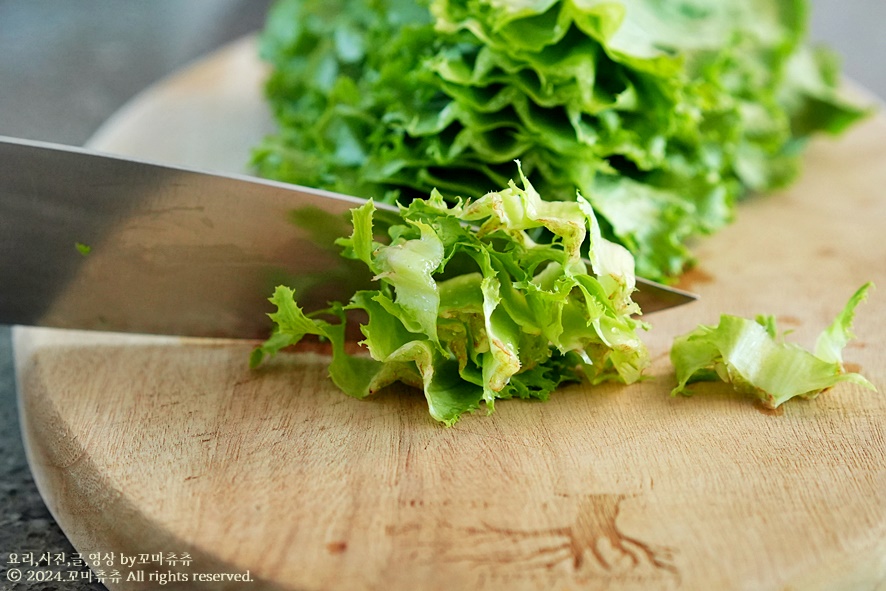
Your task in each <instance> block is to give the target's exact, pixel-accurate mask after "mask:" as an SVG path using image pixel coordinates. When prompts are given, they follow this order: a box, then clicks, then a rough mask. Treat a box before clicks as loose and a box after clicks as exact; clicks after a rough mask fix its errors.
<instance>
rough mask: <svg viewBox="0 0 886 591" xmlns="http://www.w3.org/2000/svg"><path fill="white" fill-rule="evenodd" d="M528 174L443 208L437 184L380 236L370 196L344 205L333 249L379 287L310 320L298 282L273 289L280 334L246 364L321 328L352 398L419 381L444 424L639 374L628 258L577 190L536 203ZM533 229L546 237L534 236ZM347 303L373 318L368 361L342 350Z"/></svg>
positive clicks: (333, 366)
mask: <svg viewBox="0 0 886 591" xmlns="http://www.w3.org/2000/svg"><path fill="white" fill-rule="evenodd" d="M522 181H523V188H518V187H517V185H516V184H515V183H513V182H511V183H509V185H508V188H506V189H504V190H502V191H497V192H491V193H488V194H486V195H484V196H483V197H481V198H479V199H476V200H474V201H462V200H458V201H456V202H455V203H454V204H449V203H447V202H446V201H445V200H444V199H443V197H442V196H441V194H440V193H439V192H433V193H432V194H431V196H430V198H429V199H416V200H413V201H412V202H411V203H410V204H409V205H408V206H401V216H402V219H403V223H402V224H397V225H393V226H389V227H388V228H387V229H386V232H384V233H386V235H387V236H386V239H382V240H380V241H378V240H377V238H376V234H377V233H379V232H382V231H383V229H382V228H379V227H378V226H380V225H381V224H378V225H376V224H374V223H373V213H374V212H375V205H374V203H373V202H372V201H371V200H370V201H367V202H366V204H365V205H363V206H361V207H359V208H356V209H354V210H352V222H353V233H352V234H351V236H350V237H347V238H342V239H340V240H339V241H338V243H339V245H340V246H341V248H342V253H341V254H342V256H345V257H347V258H351V259H354V260H357V261H362V262H363V263H365V265H366V266H367V267H369V269H370V270H371V271H372V273H373V274H374V275H375V281H377V285H378V288H377V289H373V290H363V291H358V292H357V293H355V294H354V296H353V297H352V298H351V300H350V302H349V303H347V304H344V305H343V304H340V303H337V304H333V305H332V306H331V307H330V308H329V309H327V310H321V311H318V312H316V313H312V314H311V315H307V314H305V313H304V311H303V310H302V309H301V308H300V307H299V306H298V304H297V303H296V295H297V294H294V292H293V290H292V289H290V288H288V287H282V286H281V287H278V288H277V289H276V291H275V293H274V295H273V297H272V298H271V302H273V304H274V305H276V307H277V311H276V313H273V314H271V318H272V319H273V320H274V322H275V324H276V327H275V330H274V332H273V334H272V336H271V337H270V338H269V339H268V340H267V341H266V342H265V343H264V344H262V345H261V346H259V347H258V348H256V349H255V350H254V352H253V355H252V358H251V364H252V365H253V366H257V365H259V364H260V363H261V362H262V361H263V360H264V359H265V358H266V357H268V356H271V355H274V354H276V353H277V352H278V351H279V350H280V349H282V348H284V347H288V346H290V345H293V344H296V343H298V342H299V341H300V340H301V339H302V338H303V337H304V336H305V335H317V336H319V337H321V338H323V339H328V341H329V342H331V345H332V351H333V355H332V360H331V363H330V366H329V375H330V377H331V378H332V380H333V381H334V382H335V384H336V385H337V386H338V387H339V388H340V389H341V390H343V391H344V392H345V393H346V394H348V395H350V396H353V397H356V398H365V397H366V396H369V395H370V394H372V393H374V392H376V391H378V390H379V389H381V388H383V387H385V386H386V385H388V384H391V383H393V382H397V381H399V382H403V383H406V384H409V385H414V386H417V387H419V388H422V389H423V390H424V394H425V397H426V398H427V402H428V408H429V410H430V414H431V416H433V418H434V419H436V420H438V421H441V422H442V423H444V424H446V425H452V424H453V423H455V422H456V421H457V420H458V419H459V417H460V416H461V415H463V414H464V413H467V412H472V411H475V410H477V409H479V408H480V407H481V405H485V407H486V409H487V410H488V411H490V412H491V411H492V410H493V409H494V403H495V400H496V399H507V398H515V397H516V398H537V399H542V400H544V399H547V398H548V396H549V394H550V393H551V392H552V391H553V390H554V389H555V388H557V387H558V386H559V385H560V384H562V383H563V382H569V381H588V382H590V383H599V382H602V381H607V380H614V381H620V382H624V383H631V382H635V381H636V380H638V379H640V377H641V372H642V371H643V369H644V368H645V367H646V366H647V364H648V353H647V350H646V347H645V345H644V344H643V342H642V341H641V339H640V338H639V337H638V334H637V333H638V330H642V329H645V328H646V325H645V324H644V323H643V322H641V321H640V320H639V319H638V318H637V317H636V314H637V313H638V312H639V308H638V306H637V305H636V303H634V302H633V301H632V300H631V294H632V292H633V291H634V288H635V283H634V281H635V276H634V262H633V257H632V256H631V254H630V253H629V252H628V251H627V250H626V249H625V248H624V247H622V246H621V245H618V244H615V243H612V242H610V241H608V240H606V239H605V238H604V237H603V236H602V235H601V230H600V225H599V223H598V221H597V219H596V216H595V214H594V210H593V208H592V207H591V204H590V203H589V202H588V201H587V200H585V199H584V198H583V197H582V196H581V195H579V196H577V199H575V200H573V201H570V202H549V201H543V200H542V199H541V197H540V196H539V194H538V193H537V192H536V191H535V189H534V188H533V186H532V184H531V183H530V182H529V181H528V180H527V179H526V178H525V177H523V178H522ZM539 228H544V229H545V230H546V231H547V232H549V233H550V234H551V236H552V237H553V239H552V240H549V241H546V242H544V243H538V242H536V241H534V240H533V239H532V238H531V237H530V233H531V232H532V231H534V230H536V229H539ZM583 252H585V253H587V254H588V258H589V263H590V271H589V269H588V264H587V263H586V262H585V261H584V260H583V259H582V253H583ZM353 310H360V311H362V312H363V313H365V317H366V318H367V320H366V321H365V322H364V323H363V324H361V326H360V329H361V331H362V333H363V335H364V337H365V339H364V340H363V341H362V342H361V344H362V345H364V346H365V350H366V352H368V355H367V354H363V353H356V354H351V353H349V352H348V351H347V350H346V347H345V340H346V337H345V335H346V323H347V322H348V316H347V313H348V312H349V311H353Z"/></svg>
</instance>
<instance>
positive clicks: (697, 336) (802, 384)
mask: <svg viewBox="0 0 886 591" xmlns="http://www.w3.org/2000/svg"><path fill="white" fill-rule="evenodd" d="M871 286H872V284H870V283H866V284H865V285H863V286H862V287H861V288H859V289H858V291H856V292H855V294H853V296H852V297H851V298H850V299H849V301H848V302H847V304H846V306H845V307H844V309H843V311H842V312H841V313H840V314H839V315H838V316H837V317H836V318H835V319H834V321H833V323H832V324H831V325H830V326H829V327H828V328H827V329H826V330H825V331H824V332H822V334H821V335H820V336H819V338H818V341H817V344H816V347H815V352H814V353H812V352H809V351H807V350H805V349H803V348H801V347H799V346H797V345H795V344H793V343H787V342H784V340H783V339H780V338H779V336H778V333H777V327H776V323H775V318H774V317H772V316H760V317H758V318H757V319H756V320H750V319H747V318H740V317H737V316H730V315H725V314H724V315H723V316H721V317H720V323H719V324H718V325H717V326H705V325H702V326H699V327H698V328H696V329H695V330H693V331H692V332H690V333H688V334H686V335H683V336H681V337H678V338H677V339H675V340H674V344H673V347H672V348H671V354H670V355H671V361H672V363H673V365H674V368H675V371H676V377H677V382H678V383H677V386H676V387H675V388H674V389H673V390H672V392H671V394H672V395H677V394H685V395H688V394H690V393H691V392H690V390H689V389H688V388H687V385H688V384H690V383H693V382H697V381H712V380H717V379H720V380H723V381H724V382H728V383H731V384H732V385H733V387H734V388H735V389H736V391H738V392H741V393H743V394H749V395H751V396H755V397H757V398H759V399H760V400H761V401H762V402H763V404H764V405H765V406H767V407H769V408H777V407H778V406H779V405H781V404H783V403H784V402H786V401H788V400H790V399H792V398H795V397H800V398H815V397H816V396H818V395H819V394H820V393H821V392H823V391H825V390H827V389H828V388H831V387H832V386H834V385H836V384H838V383H840V382H844V381H846V382H852V383H855V384H859V385H861V386H864V387H866V388H870V389H874V386H873V385H872V384H871V383H870V382H869V381H868V380H866V379H865V378H864V377H863V376H861V375H860V374H858V373H851V372H846V371H845V369H844V368H843V358H842V351H843V348H844V347H845V346H846V344H847V343H848V342H849V340H850V339H851V338H852V336H853V335H852V332H851V327H852V320H853V317H854V315H855V309H856V307H857V306H858V304H859V303H860V302H862V301H863V300H864V299H865V297H866V295H867V292H868V290H869V289H870V287H871Z"/></svg>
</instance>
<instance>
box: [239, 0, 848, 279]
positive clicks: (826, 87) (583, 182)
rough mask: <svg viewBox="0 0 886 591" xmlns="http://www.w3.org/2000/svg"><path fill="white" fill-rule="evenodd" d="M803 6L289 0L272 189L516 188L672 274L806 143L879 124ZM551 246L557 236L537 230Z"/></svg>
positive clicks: (451, 194) (279, 46)
mask: <svg viewBox="0 0 886 591" xmlns="http://www.w3.org/2000/svg"><path fill="white" fill-rule="evenodd" d="M807 11H808V7H807V3H806V2H805V1H804V0H675V1H670V2H664V1H661V0H620V1H605V0H562V1H559V0H532V1H520V2H517V1H511V0H495V1H493V0H279V1H278V2H277V3H276V4H275V5H274V6H273V9H272V11H271V13H270V14H269V18H268V22H267V27H266V30H265V31H264V34H263V36H262V54H263V56H264V58H265V59H266V60H267V61H268V62H269V63H270V64H271V66H272V73H271V76H270V79H269V81H268V85H267V97H268V101H269V103H270V105H271V106H272V108H273V112H274V114H275V117H276V119H277V121H278V123H279V131H278V133H276V134H275V135H273V136H271V137H268V138H267V139H266V140H265V141H264V142H263V143H262V144H261V145H260V146H259V147H257V148H256V150H255V154H254V163H255V166H256V169H257V171H258V173H259V174H261V175H262V176H266V177H270V178H274V179H278V180H283V181H288V182H293V183H297V184H303V185H309V186H316V187H321V188H326V189H332V190H336V191H340V192H344V193H348V194H353V195H358V196H363V197H367V198H370V197H371V198H375V199H377V200H379V201H386V202H393V201H395V200H398V201H399V202H401V203H404V204H406V203H408V202H409V201H410V200H411V199H412V198H414V197H416V196H417V197H425V196H427V195H428V194H429V193H430V191H431V190H434V189H437V190H439V191H440V193H441V194H442V195H443V196H444V198H445V199H447V200H448V201H450V202H454V198H455V196H456V195H480V194H483V193H485V192H486V191H489V190H495V189H498V188H500V187H503V186H505V184H506V183H507V180H508V179H511V178H514V177H515V176H516V170H515V166H514V160H515V159H520V160H521V161H522V164H523V169H524V171H525V173H526V174H527V176H528V177H529V179H530V181H531V182H532V184H533V185H534V186H535V187H536V188H537V189H538V191H539V192H540V193H541V194H542V195H544V196H545V199H548V200H553V201H557V200H559V201H574V199H575V194H576V191H575V190H576V188H578V190H579V192H580V193H581V194H582V195H584V197H585V198H587V200H588V201H589V202H590V203H591V204H592V205H593V207H594V210H595V211H596V214H597V216H598V220H599V227H600V231H601V232H602V233H603V235H604V236H605V237H607V238H608V239H609V240H612V241H615V242H618V243H620V244H622V245H624V246H625V247H627V248H628V250H629V251H631V252H632V253H633V254H634V256H635V258H636V266H637V273H638V275H641V276H645V277H648V278H650V279H667V278H671V277H673V276H675V275H677V274H678V273H679V272H680V271H681V270H683V269H684V268H685V266H686V265H687V263H688V262H691V253H690V251H689V249H688V247H687V243H688V241H689V240H690V239H691V238H692V237H694V236H699V235H703V234H707V233H710V232H713V231H715V230H717V229H718V228H720V227H721V226H723V225H724V224H725V223H727V222H729V221H730V219H731V218H732V216H733V215H734V206H735V203H736V201H737V200H738V199H739V198H740V197H742V196H743V195H745V194H747V193H748V192H751V191H755V192H760V191H767V190H770V189H773V188H777V187H781V186H783V185H785V184H787V183H788V182H790V181H791V180H792V179H793V178H794V177H795V175H796V173H797V171H798V167H799V162H800V160H799V155H800V153H801V149H802V146H803V144H804V141H805V140H806V138H808V137H809V136H810V134H813V133H815V132H818V131H821V130H824V131H828V132H834V133H836V132H839V131H841V130H843V129H844V128H846V127H847V126H848V125H850V124H851V123H853V122H854V121H856V120H857V119H858V118H859V117H861V116H862V115H863V111H861V110H859V109H858V108H855V107H853V106H851V105H850V104H848V103H847V102H845V101H843V100H842V99H841V98H840V97H839V96H838V94H837V90H836V86H837V84H838V78H839V73H838V67H837V64H836V60H835V59H834V58H833V56H832V55H831V54H830V53H828V52H826V51H824V50H821V49H812V48H810V47H809V46H807V45H806V44H805V39H804V37H805V33H806V22H807ZM536 238H537V239H541V236H536Z"/></svg>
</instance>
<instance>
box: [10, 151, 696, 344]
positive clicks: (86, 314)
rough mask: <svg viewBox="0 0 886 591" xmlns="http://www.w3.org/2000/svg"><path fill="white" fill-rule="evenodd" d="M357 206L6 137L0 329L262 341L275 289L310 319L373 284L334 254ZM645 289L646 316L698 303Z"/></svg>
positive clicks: (350, 200) (291, 189)
mask: <svg viewBox="0 0 886 591" xmlns="http://www.w3.org/2000/svg"><path fill="white" fill-rule="evenodd" d="M361 203H364V200H363V199H359V198H356V197H349V196H346V195H340V194H335V193H331V192H328V191H322V190H319V189H311V188H306V187H300V186H295V185H290V184H286V183H279V182H274V181H268V180H263V179H257V178H253V177H249V176H245V175H219V174H210V173H206V172H201V171H197V170H190V169H185V168H179V167H175V166H168V165H158V164H154V163H149V162H144V161H136V160H132V159H127V158H119V157H115V156H111V155H106V154H100V153H98V152H94V151H91V150H86V149H82V148H75V147H70V146H62V145H56V144H50V143H46V142H36V141H28V140H20V139H14V138H8V137H2V136H0V324H21V325H33V326H51V327H58V328H76V329H89V330H105V331H115V332H134V333H146V334H168V335H182V336H197V337H224V338H250V339H251V338H264V337H266V336H267V334H268V333H269V331H270V328H271V324H270V321H269V319H268V318H267V315H266V314H267V312H269V311H272V307H270V308H271V309H269V306H270V305H269V302H268V301H267V298H268V296H269V295H270V294H271V292H272V290H273V288H274V286H276V285H279V284H287V285H289V286H291V287H294V288H296V290H297V292H298V298H299V304H300V305H302V306H303V307H304V308H305V309H306V310H308V311H310V310H314V309H319V308H323V307H326V305H327V302H329V301H332V300H343V301H346V300H347V299H348V298H349V297H350V295H351V294H353V292H354V290H355V289H359V288H361V287H365V286H368V285H369V279H370V278H369V277H368V275H367V272H366V271H365V268H364V267H361V266H360V265H357V263H354V262H352V261H348V260H346V259H344V258H342V257H340V256H339V255H338V249H337V247H336V246H335V245H334V240H335V239H336V238H338V237H341V236H345V235H348V234H350V224H349V220H350V215H349V212H350V210H351V209H352V208H353V207H356V206H358V205H360V204H361ZM378 207H379V210H380V215H381V216H382V217H384V216H385V215H387V216H391V217H390V219H391V220H395V219H396V216H397V212H396V210H395V209H394V208H393V207H385V206H383V205H378ZM638 288H639V291H638V292H637V294H636V295H637V297H636V298H635V299H636V300H637V301H638V302H639V303H640V305H641V307H642V309H643V310H644V312H645V313H649V312H653V311H655V310H660V309H664V308H669V307H673V306H677V305H680V304H683V303H687V302H689V301H692V300H694V299H695V296H694V295H692V294H689V293H686V292H683V291H680V290H676V289H672V288H670V287H666V286H663V285H659V284H657V283H653V282H648V281H643V280H638Z"/></svg>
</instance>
